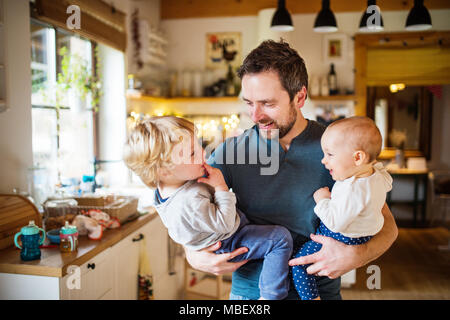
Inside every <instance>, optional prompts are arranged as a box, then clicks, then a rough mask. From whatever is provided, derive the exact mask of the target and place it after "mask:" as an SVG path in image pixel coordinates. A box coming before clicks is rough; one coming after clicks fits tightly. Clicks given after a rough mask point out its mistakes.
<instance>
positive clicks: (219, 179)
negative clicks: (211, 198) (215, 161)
mask: <svg viewBox="0 0 450 320" xmlns="http://www.w3.org/2000/svg"><path fill="white" fill-rule="evenodd" d="M203 167H204V168H205V170H206V172H207V174H206V176H207V177H206V178H204V177H201V178H198V179H197V182H203V183H206V184H209V185H210V186H211V187H214V189H215V190H216V191H228V186H227V184H226V183H225V179H224V178H223V174H222V171H220V169H217V168H214V167H211V166H210V165H209V164H206V163H205V164H204V165H203Z"/></svg>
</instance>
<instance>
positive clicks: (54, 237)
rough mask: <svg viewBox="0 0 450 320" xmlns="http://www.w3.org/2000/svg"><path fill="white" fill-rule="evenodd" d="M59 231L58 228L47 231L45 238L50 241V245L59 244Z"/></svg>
mask: <svg viewBox="0 0 450 320" xmlns="http://www.w3.org/2000/svg"><path fill="white" fill-rule="evenodd" d="M60 230H61V229H60V228H58V229H53V230H50V231H47V238H48V239H49V240H50V242H51V243H56V244H59V243H60V242H61V239H60V238H59V234H60Z"/></svg>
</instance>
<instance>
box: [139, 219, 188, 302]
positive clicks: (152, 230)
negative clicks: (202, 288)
mask: <svg viewBox="0 0 450 320" xmlns="http://www.w3.org/2000/svg"><path fill="white" fill-rule="evenodd" d="M143 234H144V235H145V239H146V244H147V255H148V258H149V262H150V267H151V269H152V273H153V280H154V282H153V292H154V296H155V299H164V300H171V299H179V298H181V293H182V291H183V280H184V257H174V262H173V263H174V267H173V271H175V273H173V274H169V254H168V245H169V243H168V242H169V236H168V234H167V229H166V227H165V226H164V225H163V223H162V221H161V218H160V217H155V218H154V219H153V220H152V221H150V222H149V223H148V224H146V225H145V226H144V227H143Z"/></svg>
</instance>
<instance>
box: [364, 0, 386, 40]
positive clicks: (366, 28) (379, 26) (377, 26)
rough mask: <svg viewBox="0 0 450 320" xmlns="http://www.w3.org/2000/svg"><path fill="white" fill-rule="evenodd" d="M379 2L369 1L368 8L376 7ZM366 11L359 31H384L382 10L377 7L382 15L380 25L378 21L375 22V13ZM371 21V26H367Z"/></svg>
mask: <svg viewBox="0 0 450 320" xmlns="http://www.w3.org/2000/svg"><path fill="white" fill-rule="evenodd" d="M376 5H377V2H376V0H368V1H367V8H368V7H369V6H376ZM367 8H366V11H364V13H363V15H362V17H361V21H360V22H359V31H361V32H377V31H382V30H384V23H383V17H382V16H381V11H380V8H379V7H377V11H378V14H379V15H380V21H379V24H378V21H376V19H375V20H374V14H375V12H374V11H373V10H369V12H367ZM368 21H369V25H367V22H368Z"/></svg>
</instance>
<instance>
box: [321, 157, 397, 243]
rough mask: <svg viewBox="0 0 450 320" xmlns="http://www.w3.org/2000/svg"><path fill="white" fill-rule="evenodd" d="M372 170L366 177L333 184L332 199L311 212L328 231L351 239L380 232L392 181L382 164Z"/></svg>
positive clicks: (376, 165) (352, 178) (325, 200)
mask: <svg viewBox="0 0 450 320" xmlns="http://www.w3.org/2000/svg"><path fill="white" fill-rule="evenodd" d="M373 168H374V173H373V174H372V175H371V176H369V177H364V178H356V177H354V176H353V177H350V178H348V179H346V180H344V181H336V183H335V184H334V186H333V189H332V191H331V199H322V200H320V201H319V202H318V203H317V205H316V207H315V208H314V212H315V213H316V215H317V216H318V217H319V218H320V220H321V221H322V222H323V223H324V224H325V226H326V227H327V228H328V229H330V230H331V231H333V232H339V233H342V234H343V235H344V236H346V237H351V238H358V237H365V236H372V235H375V234H376V233H378V232H379V231H380V230H381V228H382V227H383V223H384V218H383V215H382V213H381V209H382V208H383V205H384V203H385V201H386V193H387V192H389V191H391V189H392V177H391V175H390V174H389V173H388V172H387V171H386V169H385V168H384V167H383V164H382V163H381V162H377V163H376V164H374V166H373Z"/></svg>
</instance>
